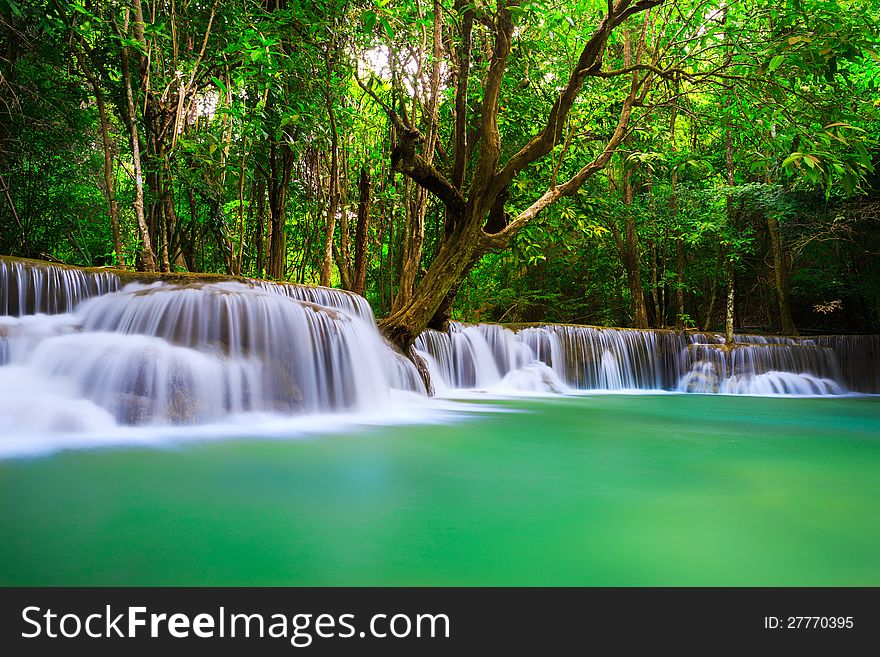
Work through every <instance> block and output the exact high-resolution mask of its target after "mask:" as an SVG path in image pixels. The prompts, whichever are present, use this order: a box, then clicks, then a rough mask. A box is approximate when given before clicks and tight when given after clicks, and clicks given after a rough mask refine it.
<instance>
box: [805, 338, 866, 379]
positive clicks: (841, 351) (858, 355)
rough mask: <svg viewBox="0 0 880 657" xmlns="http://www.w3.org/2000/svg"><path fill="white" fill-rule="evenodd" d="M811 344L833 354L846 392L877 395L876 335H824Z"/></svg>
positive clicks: (813, 339) (813, 340)
mask: <svg viewBox="0 0 880 657" xmlns="http://www.w3.org/2000/svg"><path fill="white" fill-rule="evenodd" d="M812 342H813V343H814V344H816V345H817V346H819V347H827V348H829V349H832V350H833V351H834V354H835V355H836V356H837V361H838V363H839V364H840V369H841V371H842V373H843V380H844V382H845V383H846V387H847V388H848V389H849V390H852V391H853V392H865V393H877V392H880V335H826V336H817V337H814V338H812Z"/></svg>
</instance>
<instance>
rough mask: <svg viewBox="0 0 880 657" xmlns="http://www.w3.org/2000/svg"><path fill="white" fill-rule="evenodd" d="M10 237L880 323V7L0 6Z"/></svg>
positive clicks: (731, 314)
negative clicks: (879, 170) (877, 166)
mask: <svg viewBox="0 0 880 657" xmlns="http://www.w3.org/2000/svg"><path fill="white" fill-rule="evenodd" d="M0 23H2V24H0V253H4V254H10V255H17V256H23V257H32V258H41V259H46V260H51V261H59V262H65V263H68V264H78V265H89V266H115V267H125V268H136V269H139V270H146V271H154V270H155V271H198V272H225V273H228V274H234V275H243V276H249V277H259V278H269V279H273V280H284V281H291V282H296V283H305V284H321V285H332V286H338V287H343V288H346V289H349V290H353V291H355V292H358V293H361V294H364V295H365V296H366V297H367V298H368V299H369V301H370V302H371V304H372V306H373V308H374V309H375V311H376V314H377V316H378V317H380V318H382V320H381V324H380V325H381V327H382V328H383V330H384V331H385V332H386V334H387V335H388V336H389V337H391V338H392V339H394V340H395V341H396V342H397V343H398V344H399V345H401V346H402V347H404V348H406V347H408V346H409V344H410V343H411V341H412V339H413V337H414V336H415V335H417V334H418V333H419V332H420V331H421V330H423V329H424V328H425V327H426V326H434V327H442V326H443V325H444V323H445V322H446V321H447V320H448V319H449V318H450V317H452V318H457V319H461V320H465V321H504V322H534V321H553V322H570V323H584V324H597V325H617V326H633V327H638V328H648V327H680V328H702V329H707V330H725V329H727V330H733V329H734V328H735V329H737V330H739V329H746V330H759V331H767V332H781V333H785V334H797V333H798V332H799V331H804V332H877V331H880V264H878V263H880V257H878V256H880V179H878V177H877V174H876V173H875V166H874V165H875V164H877V163H878V160H880V155H878V154H880V151H878V135H880V129H878V128H880V123H878V112H880V35H878V25H880V1H878V0H858V1H856V0H738V1H737V0H726V1H725V0H555V1H554V0H492V1H489V0H475V1H466V0H400V1H397V0H395V1H393V2H392V1H389V0H316V1H314V2H306V1H304V0H303V1H298V0H222V1H221V0H0Z"/></svg>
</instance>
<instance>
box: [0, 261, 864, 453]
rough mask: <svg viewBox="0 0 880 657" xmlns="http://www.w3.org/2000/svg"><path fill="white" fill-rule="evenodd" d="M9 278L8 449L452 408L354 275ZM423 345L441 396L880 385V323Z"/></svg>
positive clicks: (297, 426) (49, 269) (291, 426)
mask: <svg viewBox="0 0 880 657" xmlns="http://www.w3.org/2000/svg"><path fill="white" fill-rule="evenodd" d="M0 282H2V288H0V435H2V436H3V438H2V439H0V454H3V453H7V452H8V451H9V450H12V452H14V453H21V452H22V451H37V452H38V451H41V449H44V448H46V449H48V448H49V447H48V446H71V445H73V444H108V443H118V442H120V441H122V442H125V443H129V442H137V441H140V440H150V439H151V438H150V436H153V437H156V438H157V439H159V437H175V439H178V438H180V437H182V436H190V435H191V436H205V435H208V434H210V435H227V434H228V432H229V431H232V432H234V433H236V435H241V434H242V432H245V433H247V432H250V431H253V432H254V435H271V434H273V432H275V433H277V434H279V435H292V434H297V433H299V432H301V431H303V430H309V431H313V430H315V428H316V427H325V426H334V427H335V426H339V423H340V422H343V423H345V422H357V423H367V424H370V423H376V422H384V421H386V420H387V421H391V422H393V421H398V420H399V421H410V422H411V421H417V420H426V419H428V418H435V419H436V418H437V417H439V416H438V415H437V412H438V411H441V413H440V415H441V416H443V413H444V412H445V411H444V410H443V409H446V411H448V407H446V406H443V405H442V404H440V403H439V402H437V401H436V400H430V401H429V400H428V399H427V398H426V393H425V390H424V385H423V383H422V381H421V378H420V376H419V374H418V371H417V370H416V368H415V366H414V365H413V364H412V363H411V362H410V361H409V360H408V359H407V358H405V357H404V356H402V355H401V354H400V353H398V352H396V351H395V350H394V349H392V348H391V347H390V346H389V345H388V344H387V343H386V342H385V341H384V340H383V339H382V337H381V336H380V334H379V332H378V330H377V328H376V323H375V319H374V318H373V314H372V311H371V309H370V307H369V305H368V304H367V302H366V300H364V299H363V298H362V297H358V296H356V295H352V294H349V293H347V292H344V291H340V290H333V289H327V288H319V287H305V286H295V285H284V284H280V285H279V284H272V283H266V282H262V281H251V282H193V283H190V284H187V285H177V284H171V283H152V284H143V283H131V284H128V285H126V286H124V287H122V286H121V285H120V282H119V280H118V278H117V277H116V276H114V275H113V274H108V273H87V272H84V271H81V270H76V269H67V268H58V267H53V266H47V265H36V264H34V263H23V262H19V261H4V260H2V259H0ZM415 348H416V350H417V352H418V353H419V355H420V356H421V357H422V358H423V359H424V360H425V362H426V364H427V367H428V370H429V372H430V374H431V379H432V385H433V388H434V393H435V394H436V395H438V396H449V397H457V396H462V394H463V393H462V391H465V390H469V391H483V392H484V393H488V394H490V395H495V396H498V395H523V394H526V395H540V394H566V393H572V392H575V391H584V390H587V391H616V392H622V391H642V392H644V391H680V392H701V393H727V394H758V395H838V394H844V393H846V392H847V391H848V390H856V391H859V392H878V391H880V376H878V373H877V372H878V366H877V364H878V362H880V339H878V338H877V336H825V337H821V338H815V339H809V340H808V339H803V340H797V339H792V338H769V339H768V338H762V337H760V336H745V335H744V336H736V344H735V345H734V347H733V348H732V349H727V348H725V347H724V346H723V339H722V338H721V337H720V336H718V335H713V334H695V333H685V332H681V331H679V332H675V331H636V330H627V329H602V328H595V327H585V326H567V325H544V326H530V327H524V328H521V329H520V330H518V331H514V330H511V329H510V328H508V327H504V326H501V325H497V324H482V325H463V324H455V323H454V324H452V326H451V328H450V332H449V333H440V332H437V331H426V332H425V333H423V334H422V335H421V336H420V337H419V338H418V340H417V341H416V344H415ZM137 427H142V428H143V427H147V428H148V431H146V432H144V431H143V429H140V430H139V429H137ZM307 428H308V429H307ZM133 432H134V433H133ZM138 432H140V433H138ZM206 432H207V433H206ZM38 436H41V438H39V439H38V438H37V437H38ZM65 436H66V437H67V438H65ZM72 436H77V438H75V439H74V438H71V437H72ZM89 436H91V438H89ZM163 439H164V438H163ZM89 440H94V442H93V443H89ZM53 448H54V447H53Z"/></svg>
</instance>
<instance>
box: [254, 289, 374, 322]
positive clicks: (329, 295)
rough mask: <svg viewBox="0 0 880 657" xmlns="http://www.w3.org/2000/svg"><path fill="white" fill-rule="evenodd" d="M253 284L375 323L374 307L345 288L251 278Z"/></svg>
mask: <svg viewBox="0 0 880 657" xmlns="http://www.w3.org/2000/svg"><path fill="white" fill-rule="evenodd" d="M248 282H249V283H250V284H251V285H254V286H256V287H259V288H260V289H263V290H265V291H267V292H270V293H272V294H280V295H283V296H286V297H290V298H291V299H296V300H297V301H305V302H307V303H312V304H314V305H316V306H325V307H327V308H336V309H337V310H341V311H343V312H344V313H346V314H347V315H351V316H353V317H358V318H360V319H362V320H363V321H364V322H367V323H368V324H375V323H376V318H375V317H374V316H373V309H372V308H370V304H369V303H367V300H366V299H364V298H363V297H362V296H359V295H357V294H351V293H350V292H346V291H345V290H337V289H335V288H332V287H318V286H314V285H293V284H291V283H272V282H269V281H259V280H250V281H248Z"/></svg>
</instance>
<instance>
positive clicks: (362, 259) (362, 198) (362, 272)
mask: <svg viewBox="0 0 880 657" xmlns="http://www.w3.org/2000/svg"><path fill="white" fill-rule="evenodd" d="M370 188H371V184H370V173H369V172H368V171H367V167H362V168H361V177H360V180H359V181H358V192H359V194H358V196H359V198H358V213H357V228H356V229H355V238H354V275H353V276H352V286H351V291H352V292H354V293H356V294H360V295H363V294H364V289H365V287H366V283H367V236H368V234H369V229H370Z"/></svg>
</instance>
